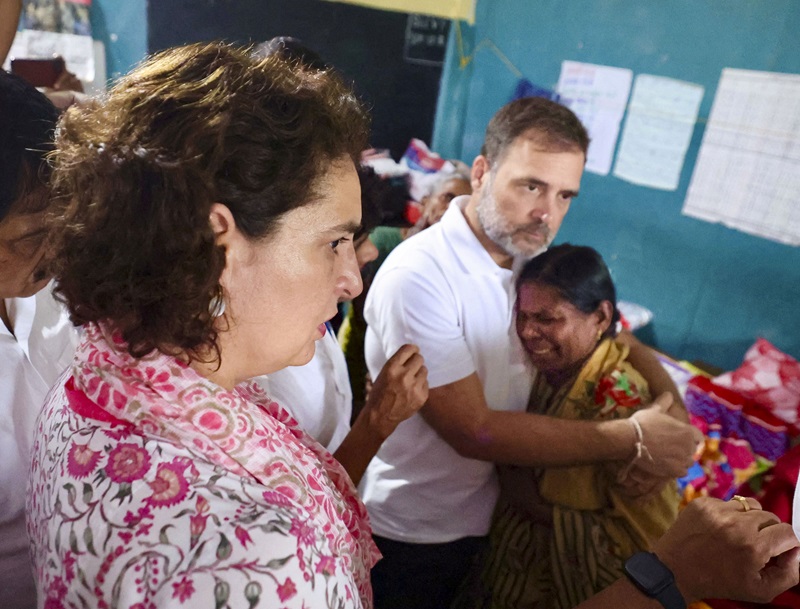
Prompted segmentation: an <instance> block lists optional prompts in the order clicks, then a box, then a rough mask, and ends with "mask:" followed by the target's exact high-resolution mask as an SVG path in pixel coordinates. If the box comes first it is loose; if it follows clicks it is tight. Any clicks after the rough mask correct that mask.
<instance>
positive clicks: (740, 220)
mask: <svg viewBox="0 0 800 609" xmlns="http://www.w3.org/2000/svg"><path fill="white" fill-rule="evenodd" d="M683 213H684V214H686V215H688V216H692V217H694V218H699V219H701V220H707V221H709V222H721V223H722V224H724V225H725V226H729V227H731V228H735V229H738V230H741V231H744V232H746V233H750V234H753V235H757V236H759V237H765V238H767V239H773V240H775V241H779V242H781V243H787V244H789V245H800V75H797V74H778V73H771V72H757V71H752V70H734V69H729V68H726V69H725V70H723V72H722V78H721V79H720V82H719V86H718V87H717V94H716V96H715V98H714V104H713V106H712V108H711V116H710V117H709V119H708V125H707V126H706V130H705V134H704V135H703V143H702V145H701V147H700V152H699V155H698V158H697V164H696V165H695V169H694V173H693V175H692V181H691V183H690V185H689V192H688V193H687V196H686V202H685V203H684V207H683Z"/></svg>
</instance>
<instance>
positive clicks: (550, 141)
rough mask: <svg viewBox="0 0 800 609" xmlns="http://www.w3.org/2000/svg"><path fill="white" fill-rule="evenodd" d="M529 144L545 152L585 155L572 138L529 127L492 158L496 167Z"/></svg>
mask: <svg viewBox="0 0 800 609" xmlns="http://www.w3.org/2000/svg"><path fill="white" fill-rule="evenodd" d="M526 145H529V146H530V147H531V148H533V149H535V150H538V151H539V152H544V153H560V152H574V153H578V154H580V155H581V156H582V157H584V159H583V160H584V163H585V162H586V156H585V155H584V154H583V150H581V147H580V146H579V145H578V144H577V143H576V142H573V141H571V140H566V139H563V138H562V137H559V136H557V135H555V134H553V133H549V132H547V131H542V130H541V129H528V130H527V131H524V132H523V133H521V134H519V135H518V136H517V137H515V138H514V139H513V140H511V141H510V142H509V143H508V144H507V145H506V146H505V147H504V148H503V149H501V150H500V152H499V155H498V158H497V159H490V161H491V162H492V164H493V165H494V166H495V167H498V166H500V165H502V164H503V161H505V160H506V159H507V158H508V157H509V156H513V151H514V150H519V149H520V148H522V147H523V146H526Z"/></svg>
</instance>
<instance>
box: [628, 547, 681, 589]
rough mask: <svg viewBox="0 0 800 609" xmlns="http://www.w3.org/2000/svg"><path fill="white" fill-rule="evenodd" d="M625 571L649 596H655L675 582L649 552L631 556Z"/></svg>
mask: <svg viewBox="0 0 800 609" xmlns="http://www.w3.org/2000/svg"><path fill="white" fill-rule="evenodd" d="M625 571H627V572H628V574H629V575H630V576H631V577H632V578H633V579H634V581H636V582H637V583H638V584H639V586H641V588H642V590H644V591H645V592H647V594H649V595H650V596H655V595H656V594H658V593H659V592H661V591H662V590H663V589H664V588H666V587H668V586H670V585H671V584H672V583H673V582H674V581H675V578H674V577H673V575H672V571H670V570H669V569H668V568H667V567H666V566H665V565H664V564H663V563H662V562H661V561H660V560H658V558H657V557H656V555H655V554H652V553H650V552H639V553H638V554H634V555H633V556H631V557H630V559H628V561H627V562H626V563H625Z"/></svg>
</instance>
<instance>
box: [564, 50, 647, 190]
mask: <svg viewBox="0 0 800 609" xmlns="http://www.w3.org/2000/svg"><path fill="white" fill-rule="evenodd" d="M632 80H633V72H631V71H630V70H627V69H624V68H613V67H609V66H600V65H595V64H591V63H581V62H577V61H564V62H562V63H561V76H560V77H559V79H558V93H559V95H561V97H562V100H561V101H562V103H563V104H564V105H566V106H568V107H569V108H570V109H571V110H572V111H573V112H574V113H575V114H577V115H578V118H580V119H581V122H582V123H583V124H584V126H585V127H586V129H587V130H588V131H589V137H591V140H592V141H591V143H590V144H589V154H588V155H587V158H586V170H587V171H591V172H592V173H597V174H600V175H608V172H609V171H610V170H611V159H612V158H613V156H614V147H615V146H616V144H617V136H618V135H619V125H620V122H621V121H622V116H623V114H624V113H625V105H626V104H627V103H628V94H629V93H630V89H631V81H632Z"/></svg>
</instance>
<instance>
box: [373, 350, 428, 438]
mask: <svg viewBox="0 0 800 609" xmlns="http://www.w3.org/2000/svg"><path fill="white" fill-rule="evenodd" d="M427 399H428V369H427V368H425V360H424V359H423V358H422V355H420V352H419V348H418V347H416V346H415V345H403V346H402V347H400V348H399V349H398V350H397V352H396V353H395V354H394V355H393V356H392V357H390V358H389V360H388V361H387V362H386V364H385V365H384V367H383V370H381V373H380V374H379V375H378V378H377V379H375V382H374V383H373V385H372V388H371V389H370V392H369V397H368V398H367V403H366V406H365V407H364V410H365V413H364V414H366V415H367V417H368V421H369V424H370V428H372V429H373V430H374V431H375V433H377V434H378V435H379V437H380V438H381V440H385V439H386V438H388V437H389V436H390V435H391V433H392V432H393V431H394V430H395V428H396V427H397V426H398V425H399V424H400V423H402V422H403V421H405V420H406V419H407V418H409V417H410V416H411V415H413V414H415V413H416V412H417V411H418V410H419V409H420V408H422V406H423V405H424V404H425V402H426V401H427Z"/></svg>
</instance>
